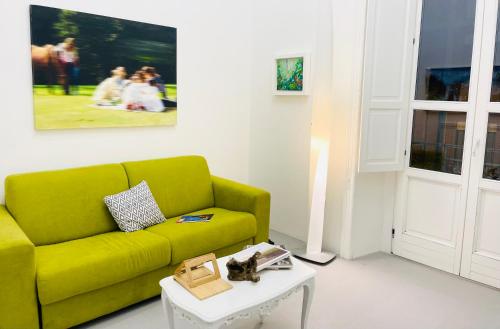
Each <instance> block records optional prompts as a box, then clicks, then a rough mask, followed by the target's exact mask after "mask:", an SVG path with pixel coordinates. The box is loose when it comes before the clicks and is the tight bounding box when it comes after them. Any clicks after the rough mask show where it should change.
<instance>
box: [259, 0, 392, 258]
mask: <svg viewBox="0 0 500 329" xmlns="http://www.w3.org/2000/svg"><path fill="white" fill-rule="evenodd" d="M253 3H254V4H253V17H254V18H253V20H254V22H255V23H254V27H253V47H254V51H253V53H254V59H253V60H254V64H253V67H254V69H253V80H254V84H253V85H254V88H253V96H252V110H251V116H250V118H251V126H250V136H251V137H250V182H251V183H253V184H257V185H261V186H263V187H265V188H267V189H269V190H270V191H271V195H272V209H271V218H272V221H271V227H272V228H273V229H275V230H278V231H280V232H283V233H286V234H288V235H291V236H294V237H296V238H299V239H301V240H306V238H307V231H308V221H309V212H308V211H309V198H308V196H309V191H310V186H309V183H310V177H311V173H312V172H313V166H312V165H313V164H314V162H313V161H311V157H310V145H309V140H310V137H311V135H313V136H318V135H319V136H320V137H329V138H330V165H329V172H328V188H327V204H326V210H325V221H326V222H325V230H324V243H323V244H324V247H325V249H328V250H332V251H335V252H339V251H340V252H341V256H343V257H346V258H354V257H358V256H362V255H364V254H367V253H371V252H375V251H378V250H386V249H387V248H388V249H389V251H390V245H389V247H387V244H385V242H386V241H387V239H386V238H387V228H386V225H387V226H389V230H390V226H391V224H392V222H391V221H392V210H393V208H392V207H393V204H392V203H391V202H393V200H392V198H393V194H391V193H392V192H393V191H391V188H392V186H393V183H394V181H393V179H392V178H391V177H393V174H387V175H386V174H379V175H376V174H374V175H360V174H358V173H357V154H358V135H359V123H360V106H361V94H362V78H363V76H362V64H363V55H364V33H365V31H364V26H365V19H366V0H353V1H343V0H331V1H324V0H315V1H301V0H293V1H287V4H286V6H285V5H283V2H282V1H277V0H275V1H263V0H258V1H254V2H253ZM297 8H300V10H297ZM284 17H286V22H299V23H298V25H299V26H300V27H296V25H295V24H296V23H290V25H288V24H284V23H283V20H282V18H284ZM290 31H292V32H290ZM297 51H311V54H312V64H313V70H312V74H313V80H314V85H313V92H312V93H311V95H310V96H308V97H283V96H273V95H272V94H271V92H270V90H271V86H270V82H271V81H272V80H271V79H270V71H271V70H272V67H270V65H271V64H272V59H273V55H275V54H279V53H283V52H285V53H286V52H297ZM263 63H264V65H263ZM267 63H270V64H269V65H267ZM325 129H326V130H327V132H325ZM391 179H392V180H391ZM384 191H387V192H388V194H387V195H386V194H385V193H384ZM387 223H389V224H387ZM389 233H390V231H389ZM384 239H385V240H384ZM383 241H385V242H384V243H383Z"/></svg>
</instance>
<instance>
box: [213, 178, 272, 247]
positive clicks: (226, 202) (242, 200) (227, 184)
mask: <svg viewBox="0 0 500 329" xmlns="http://www.w3.org/2000/svg"><path fill="white" fill-rule="evenodd" d="M212 185H213V190H214V199H215V206H216V207H219V208H225V209H229V210H234V211H244V212H249V213H251V214H253V215H254V216H255V218H256V219H257V235H256V236H255V238H254V243H255V244H257V243H260V242H267V241H268V239H269V213H270V208H271V195H270V194H269V192H267V191H264V190H261V189H259V188H256V187H252V186H249V185H245V184H240V183H237V182H234V181H231V180H228V179H224V178H220V177H216V176H212Z"/></svg>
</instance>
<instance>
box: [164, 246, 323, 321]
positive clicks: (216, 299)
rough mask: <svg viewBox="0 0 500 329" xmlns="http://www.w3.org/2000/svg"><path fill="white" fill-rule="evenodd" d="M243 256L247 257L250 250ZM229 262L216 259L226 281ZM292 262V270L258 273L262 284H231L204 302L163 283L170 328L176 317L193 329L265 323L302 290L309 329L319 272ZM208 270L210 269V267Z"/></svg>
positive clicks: (169, 281)
mask: <svg viewBox="0 0 500 329" xmlns="http://www.w3.org/2000/svg"><path fill="white" fill-rule="evenodd" d="M243 252H245V253H248V249H247V250H245V251H243ZM229 258H230V256H227V257H223V258H219V259H217V262H218V264H219V268H220V272H221V276H222V277H223V278H224V279H226V277H227V268H226V263H227V261H228V260H229ZM293 262H294V267H293V269H289V270H264V271H262V272H259V273H260V281H259V282H257V283H253V282H248V281H242V282H235V281H230V283H231V284H232V285H233V288H232V289H231V290H228V291H226V292H223V293H221V294H219V295H215V296H213V297H210V298H208V299H205V300H198V299H197V298H196V297H194V296H193V295H191V293H189V292H188V291H187V290H186V289H184V288H183V287H182V286H181V285H180V284H178V283H177V282H175V281H174V279H173V277H172V276H170V277H168V278H165V279H163V280H161V281H160V285H161V287H162V294H161V296H162V302H163V307H164V309H165V313H166V316H167V321H168V328H169V329H175V324H174V317H177V318H179V319H184V320H186V321H188V322H189V323H190V324H191V325H192V326H193V327H194V328H209V329H212V328H213V329H216V328H217V329H218V328H222V327H224V326H228V325H230V324H231V323H232V322H234V321H236V320H238V319H248V318H250V317H256V318H257V317H259V318H260V321H261V323H262V321H263V320H264V317H265V316H267V315H269V314H271V312H272V310H273V309H274V308H275V307H276V306H278V304H279V303H280V302H281V301H283V300H285V299H287V298H288V297H290V296H291V295H293V294H294V293H295V292H298V291H300V290H303V291H304V296H303V300H302V318H301V328H302V329H306V326H307V318H308V315H309V309H310V307H311V301H312V297H313V293H314V278H315V275H316V271H315V270H313V269H312V268H310V267H309V266H307V265H305V264H304V263H302V262H301V261H299V260H297V259H295V258H294V259H293ZM206 266H207V267H210V268H211V266H210V265H209V264H207V265H206ZM226 280H227V279H226Z"/></svg>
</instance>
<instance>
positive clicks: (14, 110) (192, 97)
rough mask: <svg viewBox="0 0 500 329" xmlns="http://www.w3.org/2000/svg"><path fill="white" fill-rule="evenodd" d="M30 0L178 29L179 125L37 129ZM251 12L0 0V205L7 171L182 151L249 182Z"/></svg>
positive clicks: (193, 0) (215, 0)
mask: <svg viewBox="0 0 500 329" xmlns="http://www.w3.org/2000/svg"><path fill="white" fill-rule="evenodd" d="M30 3H32V4H40V5H46V6H54V7H61V8H67V9H74V10H79V11H85V12H90V13H95V14H101V15H108V16H114V17H119V18H125V19H130V20H137V21H142V22H149V23H155V24H160V25H168V26H174V27H177V28H178V100H179V111H178V123H177V126H175V127H148V128H115V129H89V130H62V131H61V130H60V131H36V130H35V129H34V119H33V108H32V96H31V95H32V92H31V63H30V53H29V51H30V47H29V45H30V38H29V9H28V5H29V4H30ZM250 9H251V8H250V4H249V2H246V1H231V0H212V1H202V0H189V1H185V0H165V1H158V0H157V1H154V0H141V1H139V2H138V1H119V0H107V1H102V0H86V1H64V0H53V1H49V0H47V1H42V0H39V1H25V0H23V1H22V0H16V1H8V0H0V12H2V13H3V15H2V16H3V17H2V20H0V40H1V41H2V51H1V52H0V68H1V69H0V72H2V78H1V79H0V91H1V95H2V97H1V99H2V101H1V113H2V115H1V116H0V202H1V201H2V200H3V198H4V194H3V181H4V178H5V176H7V175H9V174H12V173H17V172H27V171H36V170H44V169H57V168H66V167H73V166H81V165H89V164H101V163H108V162H119V161H124V160H134V159H148V158H156V157H165V156H172V155H179V154H202V155H204V156H206V157H207V159H208V162H209V165H210V167H211V169H212V172H213V173H215V174H217V175H222V176H225V177H229V178H233V179H237V180H241V181H247V179H248V172H249V169H248V167H249V135H250V132H249V111H250V96H251V95H250V92H249V90H250V88H251V79H250V75H251V66H250V64H251V58H252V53H251V44H250V40H251V38H250V33H251V30H250V19H251V16H250Z"/></svg>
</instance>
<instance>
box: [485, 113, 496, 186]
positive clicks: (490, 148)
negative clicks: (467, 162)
mask: <svg viewBox="0 0 500 329" xmlns="http://www.w3.org/2000/svg"><path fill="white" fill-rule="evenodd" d="M483 178H487V179H494V180H500V114H499V113H490V114H489V116H488V130H487V133H486V150H485V152H484V164H483Z"/></svg>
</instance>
